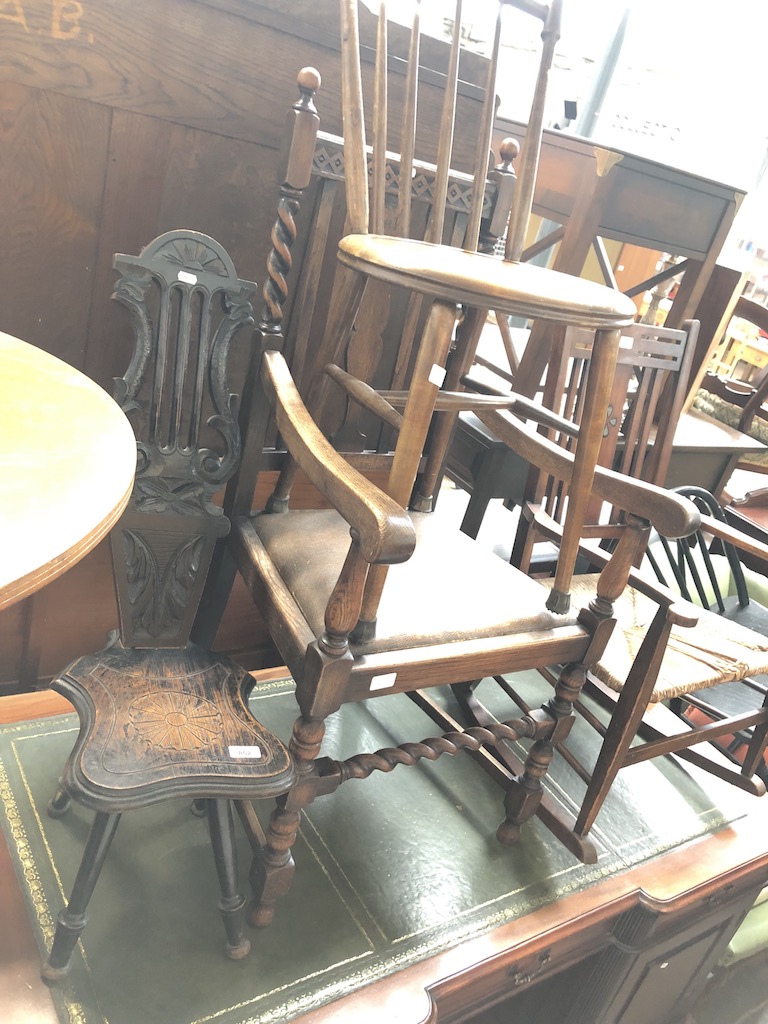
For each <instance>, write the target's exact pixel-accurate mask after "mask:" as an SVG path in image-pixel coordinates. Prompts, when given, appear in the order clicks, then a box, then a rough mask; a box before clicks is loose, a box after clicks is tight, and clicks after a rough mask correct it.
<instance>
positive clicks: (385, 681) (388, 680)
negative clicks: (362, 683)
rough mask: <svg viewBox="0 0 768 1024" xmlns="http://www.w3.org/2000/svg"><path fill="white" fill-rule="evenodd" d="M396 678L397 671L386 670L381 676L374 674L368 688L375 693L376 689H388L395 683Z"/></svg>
mask: <svg viewBox="0 0 768 1024" xmlns="http://www.w3.org/2000/svg"><path fill="white" fill-rule="evenodd" d="M396 679H397V672H385V673H383V674H382V675H380V676H374V677H373V679H372V680H371V683H370V686H369V687H368V689H369V690H370V691H371V693H373V692H374V690H388V689H389V688H390V686H394V685H395V680H396Z"/></svg>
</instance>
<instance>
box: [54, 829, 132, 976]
mask: <svg viewBox="0 0 768 1024" xmlns="http://www.w3.org/2000/svg"><path fill="white" fill-rule="evenodd" d="M119 821H120V815H119V814H108V813H106V812H104V811H99V812H97V814H96V817H95V818H94V820H93V825H92V826H91V831H90V834H89V836H88V841H87V843H86V844H85V850H84V852H83V859H82V861H81V862H80V867H79V868H78V872H77V877H76V878H75V884H74V885H73V886H72V895H71V896H70V899H69V903H68V904H67V906H66V907H65V908H64V910H62V911H61V913H60V914H59V917H58V921H57V924H56V933H55V935H54V937H53V945H52V946H51V952H50V954H49V955H48V959H47V960H46V961H45V963H44V964H43V968H42V971H41V976H42V979H43V981H44V982H46V984H49V985H53V984H56V982H58V981H60V980H61V979H62V978H63V977H64V976H65V975H66V974H67V972H68V971H69V966H70V960H71V957H72V953H73V951H74V948H75V946H76V944H77V940H78V939H79V938H80V934H81V932H82V931H83V929H84V928H85V925H86V923H87V920H88V918H87V916H86V909H87V907H88V902H89V900H90V898H91V896H92V894H93V890H94V888H95V886H96V882H97V881H98V878H99V875H100V874H101V869H102V867H103V865H104V861H105V859H106V856H107V853H108V852H109V847H110V845H111V843H112V839H113V838H114V835H115V830H116V829H117V826H118V823H119Z"/></svg>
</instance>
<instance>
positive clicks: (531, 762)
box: [496, 740, 555, 846]
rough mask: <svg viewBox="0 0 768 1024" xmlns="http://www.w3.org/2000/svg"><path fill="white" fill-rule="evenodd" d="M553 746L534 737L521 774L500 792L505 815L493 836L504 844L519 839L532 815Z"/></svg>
mask: <svg viewBox="0 0 768 1024" xmlns="http://www.w3.org/2000/svg"><path fill="white" fill-rule="evenodd" d="M554 750H555V748H554V746H553V745H552V744H551V743H550V742H549V741H547V740H537V741H536V743H534V744H533V746H532V747H531V749H530V751H529V752H528V757H527V758H526V760H525V768H524V769H523V774H522V775H518V776H517V778H515V779H512V781H511V782H510V784H509V787H508V788H507V791H506V793H505V794H504V811H505V814H506V817H505V818H504V821H502V823H501V824H500V825H499V827H498V829H497V830H496V837H497V838H498V840H499V842H500V843H503V844H504V845H505V846H513V845H514V844H515V843H516V842H517V841H518V840H519V839H520V829H521V826H522V825H523V824H524V822H526V821H528V819H529V818H532V817H533V816H534V814H536V812H537V810H538V808H539V804H540V803H541V799H542V796H543V795H544V790H543V789H542V786H541V780H542V778H543V777H544V775H546V773H547V769H548V768H549V766H550V764H551V763H552V757H553V756H554Z"/></svg>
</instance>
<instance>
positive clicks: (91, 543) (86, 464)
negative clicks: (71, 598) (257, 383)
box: [0, 333, 136, 608]
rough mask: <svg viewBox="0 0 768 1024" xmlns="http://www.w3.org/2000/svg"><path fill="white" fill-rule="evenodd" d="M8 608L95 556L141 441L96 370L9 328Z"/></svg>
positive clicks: (1, 548)
mask: <svg viewBox="0 0 768 1024" xmlns="http://www.w3.org/2000/svg"><path fill="white" fill-rule="evenodd" d="M0 416H1V417H2V429H0V473H1V474H2V491H1V492H0V494H1V498H0V608H5V607H7V606H8V605H11V604H13V603H14V602H16V601H18V600H20V599H21V598H23V597H26V596H27V595H29V594H31V593H33V592H34V591H35V590H37V589H39V588H40V587H42V586H43V585H44V584H46V583H48V582H50V581H51V580H53V579H55V578H56V577H57V576H60V575H61V574H62V573H63V572H65V570H66V569H68V568H69V567H70V566H71V565H74V564H75V562H78V561H79V560H80V559H81V558H82V557H83V556H84V555H86V554H87V553H88V552H89V551H90V550H91V548H93V547H95V545H96V544H97V543H98V542H99V541H100V540H101V539H102V537H104V536H105V535H106V534H107V533H108V532H109V530H110V529H111V527H112V526H113V524H114V523H115V522H116V521H117V519H118V518H119V516H120V513H121V512H122V510H123V508H124V507H125V505H126V503H127V501H128V498H129V497H130V493H131V486H132V483H133V474H134V470H135V467H136V441H135V438H134V436H133V431H132V430H131V427H130V424H129V423H128V420H127V419H126V418H125V416H124V414H123V412H122V411H121V409H120V408H119V407H118V405H117V404H116V403H115V402H114V401H113V400H112V399H111V398H110V397H109V395H108V394H107V393H106V392H105V391H103V390H102V389H101V388H100V387H99V386H98V385H96V384H94V383H93V381H91V380H89V378H88V377H86V376H84V374H82V373H80V372H79V371H78V370H75V369H73V368H72V367H71V366H69V365H67V363H64V362H62V361H61V360H59V359H56V358H55V357H54V356H51V355H49V354H48V353H47V352H43V351H42V350H41V349H39V348H35V347H34V346H33V345H28V344H26V342H23V341H19V339H18V338H13V337H11V336H10V335H9V334H3V333H0Z"/></svg>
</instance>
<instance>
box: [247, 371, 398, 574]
mask: <svg viewBox="0 0 768 1024" xmlns="http://www.w3.org/2000/svg"><path fill="white" fill-rule="evenodd" d="M262 379H263V381H264V388H265V391H266V393H267V396H268V397H269V399H270V401H271V402H272V403H273V405H274V407H275V418H276V420H277V427H278V430H279V431H280V434H281V436H282V438H283V440H284V441H285V444H286V446H287V448H288V451H289V452H290V453H291V455H292V456H293V458H294V459H295V460H296V462H297V464H298V465H299V466H300V467H301V468H302V470H303V471H304V472H305V473H306V475H307V477H308V478H309V479H310V480H311V481H312V483H313V484H314V485H315V487H317V489H318V490H319V491H320V492H321V494H323V495H324V496H325V497H326V498H327V500H328V501H329V502H330V503H331V505H333V507H334V508H335V509H336V510H337V511H338V512H339V514H340V515H341V516H343V518H344V519H345V520H346V521H347V522H348V523H349V525H350V527H351V528H352V529H353V530H354V531H355V532H356V534H357V538H358V542H359V545H360V553H361V555H362V556H363V558H364V559H365V560H366V561H367V562H380V563H384V564H392V563H396V562H405V561H406V560H407V559H408V558H410V556H411V554H412V553H413V549H414V548H415V546H416V531H415V530H414V528H413V523H412V522H411V519H410V517H409V515H408V513H407V512H406V511H405V510H404V509H403V508H402V507H401V506H400V505H398V504H397V502H396V501H393V500H392V498H390V497H388V496H387V495H386V494H385V493H384V492H383V491H382V490H381V489H380V488H378V487H377V486H376V485H375V484H373V483H371V481H370V480H368V479H366V477H364V476H363V475H362V474H361V473H359V472H358V471H357V470H356V469H354V468H353V467H352V466H350V465H349V463H348V462H347V461H346V460H345V459H344V458H342V456H341V455H339V453H338V452H337V451H336V450H335V449H334V448H333V446H332V445H331V444H329V442H328V441H327V439H326V438H325V436H324V434H323V433H322V431H321V430H320V429H319V428H318V426H317V424H316V423H315V421H314V420H313V419H312V417H311V416H310V415H309V412H308V411H307V408H306V406H305V405H304V402H303V401H302V399H301V395H300V394H299V392H298V389H297V388H296V385H295V383H294V381H293V377H292V376H291V371H290V370H289V369H288V365H287V363H286V361H285V359H284V358H283V356H282V354H281V353H280V352H274V351H272V352H265V353H264V363H263V368H262Z"/></svg>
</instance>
